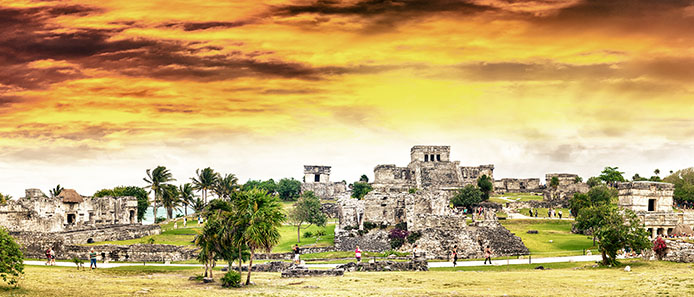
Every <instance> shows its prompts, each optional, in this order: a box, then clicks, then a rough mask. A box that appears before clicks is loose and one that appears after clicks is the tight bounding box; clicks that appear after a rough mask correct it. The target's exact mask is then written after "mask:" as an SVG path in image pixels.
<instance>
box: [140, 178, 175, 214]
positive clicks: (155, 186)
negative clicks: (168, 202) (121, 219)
mask: <svg viewBox="0 0 694 297" xmlns="http://www.w3.org/2000/svg"><path fill="white" fill-rule="evenodd" d="M146 173H147V177H145V178H143V180H144V181H145V182H146V183H147V184H148V185H147V186H146V187H145V188H149V189H150V190H151V191H152V192H154V199H152V213H153V214H154V222H155V223H156V221H157V202H159V201H160V200H161V196H162V192H163V188H162V187H163V186H164V185H166V184H168V182H171V181H175V179H174V178H173V175H172V174H171V172H170V171H169V169H167V168H166V167H164V166H157V167H156V168H154V169H152V170H150V169H147V171H146Z"/></svg>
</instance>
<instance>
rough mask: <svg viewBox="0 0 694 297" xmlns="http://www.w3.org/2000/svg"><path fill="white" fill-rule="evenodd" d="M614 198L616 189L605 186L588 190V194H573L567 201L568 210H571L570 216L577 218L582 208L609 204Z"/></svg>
mask: <svg viewBox="0 0 694 297" xmlns="http://www.w3.org/2000/svg"><path fill="white" fill-rule="evenodd" d="M616 198H617V190H616V189H614V188H610V187H607V186H605V185H601V186H596V187H592V188H590V190H589V191H588V193H585V194H584V193H575V194H574V196H573V197H572V198H571V199H569V209H570V210H571V215H572V216H574V217H577V216H578V212H579V211H580V210H581V209H582V208H587V207H591V206H599V205H604V204H609V203H610V201H612V200H613V199H616Z"/></svg>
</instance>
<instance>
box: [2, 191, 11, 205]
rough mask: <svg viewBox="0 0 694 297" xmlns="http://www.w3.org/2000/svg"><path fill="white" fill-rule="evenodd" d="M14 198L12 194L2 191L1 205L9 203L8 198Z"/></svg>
mask: <svg viewBox="0 0 694 297" xmlns="http://www.w3.org/2000/svg"><path fill="white" fill-rule="evenodd" d="M10 199H12V196H10V195H5V194H3V193H0V205H3V204H5V203H7V200H10Z"/></svg>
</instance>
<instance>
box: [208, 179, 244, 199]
mask: <svg viewBox="0 0 694 297" xmlns="http://www.w3.org/2000/svg"><path fill="white" fill-rule="evenodd" d="M238 181H239V180H238V179H237V178H236V175H234V174H232V173H230V174H226V175H224V177H220V178H218V179H217V182H216V183H215V184H214V186H213V188H212V191H213V192H214V193H215V195H217V196H219V198H223V199H226V200H230V199H231V197H232V195H233V194H234V192H236V190H237V189H238V188H239V184H238Z"/></svg>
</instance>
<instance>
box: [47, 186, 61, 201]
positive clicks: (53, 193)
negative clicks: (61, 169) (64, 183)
mask: <svg viewBox="0 0 694 297" xmlns="http://www.w3.org/2000/svg"><path fill="white" fill-rule="evenodd" d="M62 191H63V187H61V186H60V184H58V185H57V186H56V187H55V189H50V190H49V192H50V193H51V197H53V198H55V197H58V195H60V192H62Z"/></svg>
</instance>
